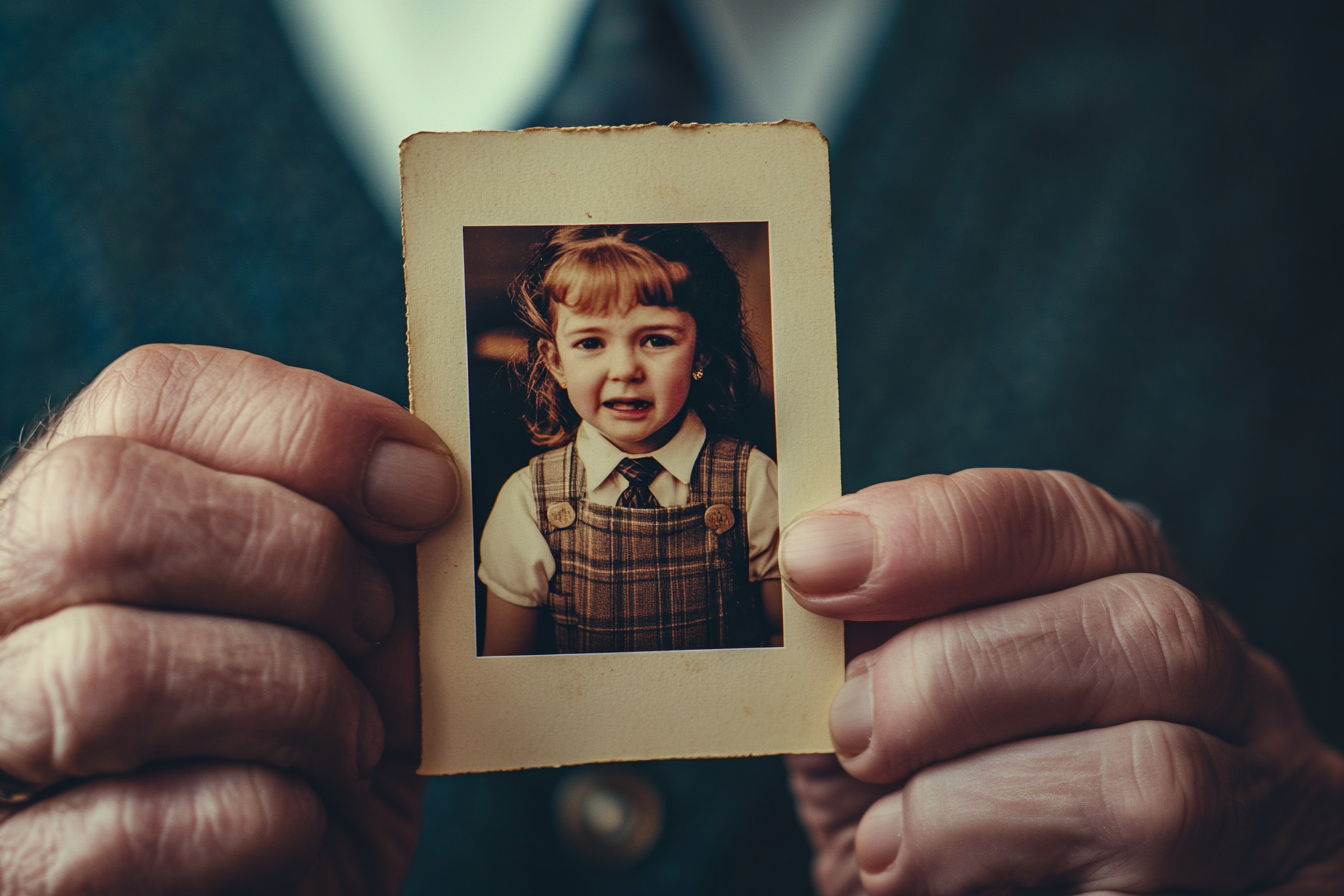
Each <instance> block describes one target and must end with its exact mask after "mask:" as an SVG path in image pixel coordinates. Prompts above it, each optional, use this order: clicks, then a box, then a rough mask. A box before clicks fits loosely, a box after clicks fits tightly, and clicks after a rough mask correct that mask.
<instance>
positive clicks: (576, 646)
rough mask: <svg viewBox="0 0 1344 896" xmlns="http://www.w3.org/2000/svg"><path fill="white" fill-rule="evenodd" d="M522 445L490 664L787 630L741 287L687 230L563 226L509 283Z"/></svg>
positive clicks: (498, 552)
mask: <svg viewBox="0 0 1344 896" xmlns="http://www.w3.org/2000/svg"><path fill="white" fill-rule="evenodd" d="M513 289H514V300H515V303H516V306H517V311H518V314H519V317H520V318H521V319H522V321H523V323H524V324H525V325H526V326H527V328H528V329H529V331H530V332H531V336H532V338H531V340H530V343H529V351H528V358H527V361H526V363H525V365H524V371H523V372H524V379H525V381H526V386H527V392H528V395H529V397H530V399H531V403H532V406H533V410H534V416H533V419H532V420H531V421H530V423H529V428H530V429H531V432H532V440H533V442H535V443H536V444H537V445H540V446H543V447H546V448H549V449H550V450H549V451H547V452H545V453H544V454H541V455H540V456H538V457H536V458H534V459H533V460H532V462H531V464H529V465H528V466H527V467H526V468H524V469H522V470H519V471H518V472H517V473H515V474H514V475H513V476H512V477H511V478H510V479H509V481H508V482H507V483H505V485H504V487H503V488H502V489H501V490H500V493H499V497H498V498H497V499H496V501H495V507H494V510H493V511H492V512H491V514H490V518H489V520H488V521H487V522H486V525H485V531H484V532H483V533H482V535H481V548H480V557H481V565H480V571H479V574H480V578H481V581H482V582H484V583H485V586H486V588H487V591H488V596H487V599H486V602H487V610H486V629H485V649H484V652H485V653H486V654H489V655H498V654H521V653H536V652H540V651H541V649H542V645H546V644H548V642H551V641H553V644H554V649H555V651H556V652H559V653H598V652H613V651H628V650H691V649H702V648H710V647H757V646H764V645H766V644H767V643H771V642H772V639H773V642H774V643H778V633H779V631H780V587H779V572H778V567H777V564H776V560H775V552H776V547H777V544H778V540H779V518H778V499H777V496H776V486H775V465H774V463H773V462H772V461H771V460H770V459H769V458H768V457H766V456H765V455H764V454H762V453H761V452H760V451H759V450H757V449H756V448H754V447H753V446H752V445H751V444H750V443H747V442H744V441H742V440H740V439H735V438H732V437H729V436H727V435H725V434H724V430H725V428H727V427H730V426H731V425H732V423H733V421H734V417H735V415H736V411H737V410H738V408H740V407H741V405H742V403H743V402H744V400H746V399H748V398H750V397H751V396H752V395H754V394H755V393H754V389H755V386H756V378H757V373H756V370H757V368H756V360H755V356H754V353H753V352H752V350H751V345H750V343H749V342H748V341H747V338H746V334H745V332H744V330H743V320H742V288H741V284H740V283H739V281H738V279H737V275H736V273H734V271H733V269H732V268H731V267H730V266H729V264H728V262H727V260H726V259H725V258H724V256H723V254H722V253H721V252H720V251H719V249H718V247H716V246H715V245H714V243H713V242H712V241H711V240H710V239H709V237H708V236H707V235H706V234H705V233H704V231H702V230H700V228H698V227H695V226H692V225H685V224H677V225H640V226H598V227H564V228H560V229H558V230H556V231H555V232H554V233H553V234H551V236H550V238H549V239H548V240H547V241H546V242H545V243H543V244H542V245H541V246H540V247H539V248H538V250H537V252H536V253H535V254H534V257H533V258H532V259H531V261H530V262H529V263H528V265H527V267H526V269H525V270H524V271H523V273H522V275H521V276H520V277H519V278H518V280H517V281H516V282H515V284H514V287H513Z"/></svg>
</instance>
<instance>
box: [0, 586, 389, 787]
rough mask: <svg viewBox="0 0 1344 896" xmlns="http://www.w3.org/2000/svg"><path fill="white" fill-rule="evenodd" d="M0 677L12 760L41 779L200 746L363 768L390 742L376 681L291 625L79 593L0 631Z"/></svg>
mask: <svg viewBox="0 0 1344 896" xmlns="http://www.w3.org/2000/svg"><path fill="white" fill-rule="evenodd" d="M0 680H3V681H4V682H5V687H4V688H3V690H0V718H3V719H4V720H5V724H4V725H3V727H0V768H3V769H4V770H5V771H6V772H8V773H9V774H11V775H13V776H15V777H17V778H19V779H21V780H25V781H31V782H34V783H47V782H55V781H62V780H66V779H70V778H85V777H91V776H94V775H103V774H116V773H121V772H127V771H131V770H134V769H137V768H141V767H143V766H145V765H148V764H149V763H152V762H156V761H161V760H170V759H182V758H193V757H208V758H212V759H228V760H254V761H257V762H262V763H266V764H268V765H272V766H275V767H277V768H284V769H294V770H296V771H298V772H300V773H301V774H303V775H304V776H306V777H308V778H310V779H313V780H315V781H319V782H323V783H333V782H354V781H355V780H357V779H358V778H360V777H363V776H367V775H368V774H369V773H370V772H371V771H372V769H373V767H374V766H375V765H376V764H377V762H378V758H379V755H380V754H381V751H382V739H383V730H382V721H381V719H380V716H379V712H378V708H377V706H376V705H375V704H374V701H373V698H372V697H371V696H370V695H369V693H368V691H367V690H366V689H365V688H364V687H363V686H362V685H361V684H360V683H359V682H358V681H356V680H355V678H354V676H353V675H352V674H351V673H350V671H349V670H348V669H347V668H346V667H345V666H344V665H343V664H342V663H341V661H340V659H339V658H338V657H337V656H336V654H335V653H334V652H333V651H332V650H331V648H330V647H328V646H327V645H326V644H325V643H324V642H322V641H320V640H319V639H317V638H315V637H313V636H311V635H305V634H303V633H301V632H298V631H295V630H293V629H289V628H285V627H282V626H274V625H268V624H265V623H260V622H250V621H246V620H240V619H226V618H219V617H209V616H196V615H190V614H185V613H162V612H156V611H152V610H140V609H135V608H131V607H113V606H107V605H95V606H87V607H77V608H73V609H69V610H65V611H63V612H61V613H58V614H56V615H54V616H49V617H47V618H45V619H42V620H39V621H38V622H34V623H32V624H30V625H27V626H24V627H23V628H21V629H19V630H18V631H16V632H14V633H13V634H12V635H10V636H9V637H8V638H6V639H5V640H4V641H3V642H0Z"/></svg>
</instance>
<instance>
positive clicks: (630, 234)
mask: <svg viewBox="0 0 1344 896" xmlns="http://www.w3.org/2000/svg"><path fill="white" fill-rule="evenodd" d="M510 292H511V294H512V298H513V302H514V307H515V310H516V311H517V314H518V318H519V319H520V320H521V321H522V323H523V325H524V326H525V327H526V328H527V330H528V334H529V337H530V338H529V339H528V350H527V357H526V359H521V358H520V359H519V362H518V364H517V366H518V367H519V368H520V369H519V371H518V372H519V375H520V377H521V379H522V381H523V383H524V386H525V388H526V391H527V395H528V398H529V401H530V403H531V405H532V412H533V413H532V416H531V419H529V420H528V421H527V426H528V429H529V430H530V431H531V433H532V441H533V442H534V443H535V444H537V445H542V446H545V447H554V446H556V445H560V444H563V443H565V442H566V441H568V440H569V439H570V437H572V436H573V435H574V431H575V430H576V429H577V428H578V425H579V416H578V414H577V413H575V411H574V408H573V407H572V406H571V405H570V403H569V399H568V397H567V396H566V395H565V393H564V391H563V390H561V388H560V384H559V383H557V382H556V381H555V378H554V377H553V376H551V373H550V371H549V369H547V367H546V362H545V359H544V358H543V356H542V354H541V349H540V346H539V343H540V342H541V341H542V340H554V339H555V307H554V306H555V305H566V306H568V307H569V308H571V309H573V310H575V311H578V312H580V313H583V314H604V313H621V314H623V313H625V312H627V311H629V310H630V309H631V308H633V307H634V306H635V305H659V306H664V307H667V306H675V307H677V308H680V309H681V310H683V311H685V312H686V313H688V314H690V315H691V317H692V318H694V319H695V333H696V364H697V367H698V369H701V370H703V371H704V376H703V377H702V378H701V379H698V380H695V379H693V380H691V392H690V397H689V398H688V399H687V401H688V403H689V404H690V405H691V406H692V407H693V408H695V411H696V413H697V414H699V415H700V417H701V419H702V420H704V422H705V425H706V426H708V427H710V428H711V429H716V430H719V431H722V430H724V429H725V428H727V429H731V428H732V425H733V423H734V420H735V417H736V414H737V411H738V409H739V408H740V407H741V406H742V405H743V404H744V403H745V402H746V401H748V400H749V399H750V398H751V397H753V396H754V395H755V394H756V389H757V386H758V382H757V379H758V373H757V363H756V353H755V352H754V351H752V348H751V343H750V341H749V340H748V338H747V334H746V328H745V326H744V321H743V314H742V284H741V282H740V281H739V280H738V278H737V273H736V272H735V271H734V270H733V268H732V266H731V265H730V264H729V262H728V259H727V258H725V257H724V255H723V252H721V251H720V250H719V247H718V246H716V245H714V241H713V240H711V239H710V238H709V236H708V235H707V234H706V233H705V232H704V231H703V230H701V229H700V228H699V227H696V226H695V225H693V224H638V225H598V226H592V227H561V228H558V229H556V230H554V231H552V232H551V233H550V234H548V236H547V237H546V239H545V240H543V241H542V242H541V243H539V244H538V245H537V246H536V248H535V249H534V250H533V253H532V256H531V258H530V259H529V260H528V262H527V264H526V266H525V267H524V268H523V271H522V273H521V274H519V276H518V277H517V279H516V280H514V282H513V285H512V286H511V287H510Z"/></svg>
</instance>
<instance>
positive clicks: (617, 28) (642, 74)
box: [526, 0, 710, 127]
mask: <svg viewBox="0 0 1344 896" xmlns="http://www.w3.org/2000/svg"><path fill="white" fill-rule="evenodd" d="M707 100H708V95H707V91H706V88H705V82H704V79H703V78H701V76H700V73H699V71H698V70H697V68H696V60H695V54H694V51H693V50H692V49H691V47H690V45H689V44H688V43H687V40H686V37H685V35H684V34H683V33H682V30H681V26H680V25H679V24H678V22H677V19H676V16H675V15H673V13H672V10H671V9H670V8H669V5H668V2H667V0H597V2H596V3H594V4H593V9H592V12H591V13H590V14H589V16H588V21H587V23H586V24H585V25H584V27H583V29H582V31H581V32H580V34H579V39H578V42H577V44H576V45H575V48H574V55H573V57H572V58H571V60H570V63H569V69H568V71H567V72H566V73H565V74H564V76H563V77H562V78H561V79H560V83H559V85H558V86H557V87H556V89H555V91H554V92H553V93H552V94H551V95H550V96H549V97H548V98H547V99H546V101H545V102H543V103H542V104H541V108H539V109H537V110H536V111H535V112H533V113H532V115H530V116H528V120H527V122H526V123H527V124H529V125H542V126H545V127H573V126H584V125H618V124H645V123H647V122H650V121H656V122H658V123H659V124H667V123H668V122H670V121H682V122H686V121H708V120H710V118H709V106H708V102H707Z"/></svg>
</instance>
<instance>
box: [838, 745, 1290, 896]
mask: <svg viewBox="0 0 1344 896" xmlns="http://www.w3.org/2000/svg"><path fill="white" fill-rule="evenodd" d="M1273 783H1274V782H1271V781H1270V780H1269V779H1268V773H1267V771H1266V770H1265V769H1264V768H1263V767H1262V766H1258V765H1257V764H1255V763H1253V762H1251V761H1249V760H1248V758H1247V757H1246V755H1245V753H1244V752H1243V751H1240V750H1237V749H1235V748H1233V747H1231V746H1229V745H1228V744H1226V743H1224V742H1222V741H1220V740H1218V739H1216V738H1214V737H1212V736H1210V735H1208V734H1205V733H1203V732H1200V731H1197V730H1195V729H1193V728H1186V727H1182V726H1176V725H1169V724H1165V723H1160V722H1136V723H1131V724H1128V725H1122V726H1117V727H1114V728H1106V729H1101V730H1093V731H1086V732H1080V733H1076V734H1067V735H1060V736H1057V737H1050V738H1042V739H1038V740H1032V741H1023V742H1019V743H1015V744H1012V745H1009V746H1003V747H996V748H993V749H990V750H986V751H984V752H981V753H978V754H975V755H973V756H970V757H967V758H965V759H959V760H956V761H954V762H948V763H944V764H942V765H936V766H933V767H931V768H928V769H925V770H924V771H922V772H920V773H919V774H917V775H916V776H915V777H914V778H912V779H911V780H910V782H909V783H908V784H907V785H906V787H905V789H904V790H902V791H900V792H899V793H895V794H892V795H891V796H889V797H885V798H883V799H882V800H880V801H878V802H877V803H876V804H874V806H873V807H872V809H870V810H869V812H868V814H867V815H866V816H865V817H864V819H863V821H862V822H861V823H860V825H859V830H858V835H857V838H856V842H855V851H856V856H857V858H858V862H859V865H860V867H861V868H862V869H863V875H862V879H863V883H864V886H865V887H866V888H867V889H868V891H869V892H870V893H871V894H873V896H887V894H897V893H913V892H919V893H924V894H928V896H940V894H948V896H951V894H964V893H978V892H982V891H986V890H995V889H1005V890H1007V889H1012V891H1013V892H1017V889H1016V888H1023V889H1027V888H1034V887H1056V888H1059V890H1060V891H1064V892H1091V891H1103V892H1104V891H1107V890H1115V891H1119V892H1122V893H1153V892H1164V891H1168V890H1176V891H1184V890H1191V891H1194V892H1200V893H1205V892H1210V893H1219V892H1226V893H1231V892H1244V891H1248V890H1255V891H1258V890H1259V887H1260V886H1262V885H1264V884H1265V883H1268V882H1271V881H1272V879H1273V878H1274V877H1275V875H1276V874H1278V873H1280V871H1281V868H1280V866H1281V864H1282V861H1283V857H1284V856H1285V849H1287V848H1288V847H1289V846H1290V843H1288V842H1287V841H1288V840H1290V839H1291V837H1292V836H1293V834H1291V833H1287V832H1280V831H1277V830H1275V829H1274V826H1273V823H1274V820H1275V819H1274V818H1273V817H1272V816H1273V811H1272V807H1271V806H1269V805H1268V803H1269V802H1270V801H1271V799H1272V797H1271V796H1270V795H1269V794H1270V791H1271V790H1273V789H1274V788H1273V787H1271V786H1270V785H1271V784H1273ZM1248 884H1249V887H1248Z"/></svg>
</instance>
